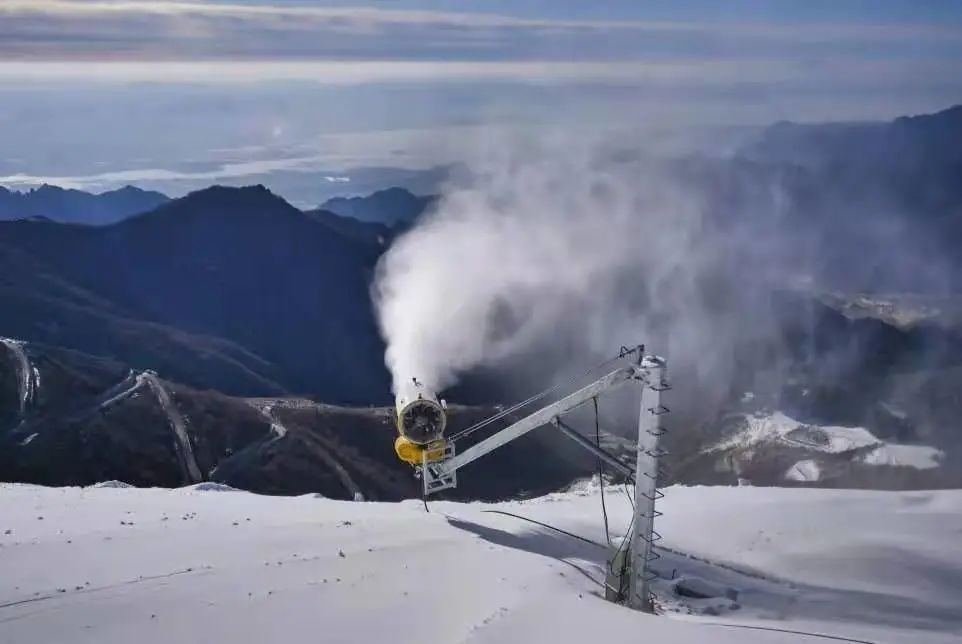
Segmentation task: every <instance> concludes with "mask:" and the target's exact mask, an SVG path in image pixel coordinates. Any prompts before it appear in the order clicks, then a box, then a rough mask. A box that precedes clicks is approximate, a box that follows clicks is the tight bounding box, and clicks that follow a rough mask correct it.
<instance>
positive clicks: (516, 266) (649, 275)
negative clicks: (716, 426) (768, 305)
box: [374, 137, 738, 391]
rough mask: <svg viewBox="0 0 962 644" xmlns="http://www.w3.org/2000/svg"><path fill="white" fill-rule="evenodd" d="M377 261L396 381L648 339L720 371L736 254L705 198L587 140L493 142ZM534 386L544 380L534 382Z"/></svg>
mask: <svg viewBox="0 0 962 644" xmlns="http://www.w3.org/2000/svg"><path fill="white" fill-rule="evenodd" d="M472 169H473V170H474V180H473V181H472V182H471V183H470V185H468V186H467V187H451V188H449V189H448V190H446V191H445V193H444V194H443V195H442V198H441V200H440V203H439V205H438V207H437V210H436V211H435V212H433V213H432V214H430V215H428V216H427V217H425V218H424V219H423V220H422V221H421V222H420V223H419V224H418V225H417V226H416V227H415V228H414V229H413V230H411V231H410V232H408V233H407V234H405V235H404V236H402V237H401V238H400V239H398V240H397V242H396V243H395V244H394V245H393V247H392V248H391V249H390V250H389V251H388V252H387V254H386V255H385V256H384V257H383V259H382V261H381V264H380V265H379V270H378V274H377V278H376V280H375V287H374V292H375V301H376V305H377V310H378V314H379V320H380V324H381V328H382V332H383V334H384V337H385V339H386V341H387V356H386V360H387V365H388V367H389V369H390V370H391V373H392V374H393V376H394V380H395V383H398V382H401V381H405V380H408V379H410V378H412V377H416V378H418V379H419V380H420V381H422V382H424V383H426V384H427V385H428V386H429V387H430V388H432V389H434V390H438V391H440V390H443V389H444V388H446V387H449V386H451V385H453V384H455V383H456V382H457V381H458V378H459V376H460V375H461V374H463V373H464V372H466V371H468V370H471V369H473V368H476V367H500V366H505V367H513V366H518V364H517V362H515V364H514V365H512V361H517V360H519V356H523V355H530V350H531V349H532V348H533V347H545V346H553V347H559V348H560V349H559V350H562V351H563V352H564V353H565V355H566V358H567V359H569V360H570V362H571V364H572V365H573V366H579V365H580V366H583V365H584V364H587V363H588V362H587V361H588V360H589V359H593V358H595V357H599V356H605V355H609V354H610V353H611V352H612V351H614V350H616V349H617V347H618V346H619V344H620V343H623V342H632V341H638V340H641V341H648V342H651V343H652V344H653V345H654V348H655V349H656V350H657V351H659V352H661V353H667V354H671V355H672V356H673V359H674V360H675V362H676V366H677V365H678V361H679V360H681V361H682V363H684V364H685V365H687V368H690V369H692V370H693V371H694V372H695V373H696V375H700V376H707V377H718V376H719V375H720V374H719V369H720V368H722V367H727V365H728V363H729V361H730V353H731V347H730V345H729V346H726V345H725V343H724V341H723V340H722V339H723V338H725V337H729V336H731V335H732V334H733V333H734V332H735V331H736V329H735V328H734V327H735V326H736V325H737V321H736V320H735V318H734V317H733V316H731V315H729V314H728V312H729V309H730V306H729V301H728V299H727V298H730V297H731V292H732V290H733V289H732V284H733V282H734V281H735V279H736V277H735V276H734V275H733V274H732V271H733V267H736V266H738V262H737V261H736V262H733V261H731V260H732V252H733V249H732V248H731V244H729V243H727V241H728V240H727V238H726V236H725V235H719V234H717V233H716V232H712V233H706V231H705V230H704V222H705V219H704V217H703V214H704V213H703V210H704V208H705V205H706V199H705V196H704V194H703V193H702V192H701V191H699V190H698V189H696V188H697V186H692V185H690V184H687V183H685V182H682V181H678V180H676V178H675V177H674V172H673V171H672V170H670V169H669V167H668V166H666V165H664V164H656V163H651V162H648V161H639V160H637V159H635V160H625V159H624V158H618V157H617V155H614V154H612V152H611V148H610V147H606V146H604V145H600V144H598V143H592V144H578V143H576V142H574V141H572V140H570V139H568V138H564V137H562V138H559V139H554V140H551V141H548V142H545V141H539V142H537V143H535V144H532V143H531V142H521V143H519V142H518V141H512V142H506V141H497V142H496V143H492V144H491V145H490V146H489V149H488V151H487V152H486V153H485V154H483V155H481V156H480V160H478V161H475V162H474V163H473V164H472ZM543 384H547V383H543Z"/></svg>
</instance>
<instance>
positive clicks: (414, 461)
mask: <svg viewBox="0 0 962 644" xmlns="http://www.w3.org/2000/svg"><path fill="white" fill-rule="evenodd" d="M395 412H396V414H397V430H398V437H397V439H396V440H395V441H394V451H395V452H396V453H397V455H398V458H399V459H401V460H402V461H404V462H405V463H410V464H411V465H420V464H421V463H422V462H423V461H424V460H429V461H431V460H437V459H439V458H441V457H442V456H443V453H444V446H445V441H444V428H445V426H446V425H447V410H446V405H445V403H444V401H443V400H441V399H440V398H438V396H437V394H436V393H434V392H433V391H430V390H429V389H428V388H427V387H425V386H424V384H423V383H421V382H419V381H418V380H417V379H416V378H412V379H411V380H410V381H409V382H407V383H405V384H404V385H403V386H401V387H399V388H398V392H397V396H396V397H395Z"/></svg>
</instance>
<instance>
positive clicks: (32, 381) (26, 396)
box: [0, 338, 40, 418]
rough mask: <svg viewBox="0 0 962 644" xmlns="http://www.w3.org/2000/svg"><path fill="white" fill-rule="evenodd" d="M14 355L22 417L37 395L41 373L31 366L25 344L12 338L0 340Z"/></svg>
mask: <svg viewBox="0 0 962 644" xmlns="http://www.w3.org/2000/svg"><path fill="white" fill-rule="evenodd" d="M0 342H2V343H3V344H4V345H6V347H7V348H8V349H10V351H12V352H13V355H14V356H16V358H17V374H18V375H19V376H20V378H19V379H20V382H19V397H20V416H21V418H22V417H23V415H24V414H25V413H27V406H28V405H29V404H30V403H31V402H33V398H34V396H35V395H36V393H37V391H36V385H37V384H39V382H40V372H39V371H37V370H36V369H34V368H33V367H32V366H31V364H30V358H29V357H27V352H26V351H24V350H23V342H21V341H20V340H14V339H12V338H0Z"/></svg>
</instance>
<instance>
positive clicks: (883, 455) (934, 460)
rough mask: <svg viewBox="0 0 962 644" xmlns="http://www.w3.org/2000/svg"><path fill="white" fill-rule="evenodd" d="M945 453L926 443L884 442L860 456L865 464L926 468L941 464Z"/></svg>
mask: <svg viewBox="0 0 962 644" xmlns="http://www.w3.org/2000/svg"><path fill="white" fill-rule="evenodd" d="M944 457H945V453H944V452H943V451H942V450H940V449H936V448H934V447H929V446H928V445H895V444H892V443H886V444H885V445H882V446H881V447H877V448H876V449H874V450H872V451H871V452H869V453H867V454H865V455H864V456H862V458H861V460H862V462H863V463H865V464H867V465H892V466H902V467H914V468H916V469H919V470H928V469H933V468H936V467H938V466H939V465H941V464H942V459H943V458H944Z"/></svg>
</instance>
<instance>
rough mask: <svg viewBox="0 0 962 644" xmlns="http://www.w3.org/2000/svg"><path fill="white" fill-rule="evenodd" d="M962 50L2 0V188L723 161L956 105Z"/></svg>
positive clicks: (272, 183)
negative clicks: (775, 143)
mask: <svg viewBox="0 0 962 644" xmlns="http://www.w3.org/2000/svg"><path fill="white" fill-rule="evenodd" d="M960 58H962V10H960V9H959V8H958V7H955V6H952V5H951V4H950V3H942V2H896V1H889V2H871V3H870V2H852V3H846V4H845V5H844V6H838V5H837V3H829V2H810V3H804V6H794V5H786V4H777V5H770V4H768V3H762V2H754V1H749V0H741V1H739V2H733V3H726V4H725V5H724V6H722V7H718V6H715V5H714V3H708V2H702V1H698V2H685V3H671V4H652V3H643V4H642V3H634V2H627V1H620V0H616V1H613V2H606V3H591V4H589V5H585V4H581V3H575V2H514V3H507V2H494V3H481V2H476V1H470V2H459V3H453V2H444V1H440V0H422V1H414V0H403V1H400V2H383V1H372V2H367V3H363V4H361V5H356V4H353V3H347V2H336V3H325V5H324V6H319V5H317V4H314V3H304V2H293V1H283V0H256V1H255V0H249V1H242V0H235V1H233V2H227V1H212V0H194V1H191V2H175V1H173V0H130V1H127V2H122V3H118V2H110V1H104V0H100V1H97V0H30V1H29V2H27V1H23V0H8V1H7V2H4V3H3V4H2V5H0V140H2V141H3V142H4V153H3V154H0V185H5V186H8V187H11V188H24V187H30V186H35V185H39V184H41V183H44V182H46V183H51V184H55V185H60V186H63V187H68V188H80V189H84V190H90V191H93V192H100V191H103V190H109V189H113V188H117V187H120V186H122V185H125V184H134V185H137V186H140V187H143V188H146V189H156V190H160V191H162V192H164V193H166V194H169V195H171V196H175V197H176V196H179V195H182V194H184V193H186V192H188V191H190V190H194V189H197V188H199V187H202V186H204V185H209V184H211V183H224V184H228V185H241V184H253V183H263V184H265V185H267V186H268V187H270V188H271V189H273V190H275V191H277V192H278V193H279V194H282V195H284V196H285V197H287V198H288V199H290V200H291V201H293V202H295V203H298V204H299V205H302V206H305V205H310V204H315V203H317V202H319V201H320V200H323V199H324V198H326V197H328V196H331V195H334V194H361V193H365V192H370V191H371V190H373V189H377V188H378V187H384V186H386V185H391V184H398V185H406V186H408V187H411V188H412V189H415V190H417V189H418V187H419V184H418V177H419V176H420V172H421V171H422V170H424V169H428V168H434V167H436V166H439V165H444V164H447V163H451V162H457V161H461V160H464V159H465V158H467V157H470V156H471V155H472V154H473V153H474V151H475V150H476V148H478V147H479V146H481V145H483V142H484V141H486V140H489V139H491V138H492V137H493V136H503V135H504V133H506V132H507V133H511V132H523V133H525V134H532V133H534V134H535V135H538V133H544V134H545V135H546V136H550V135H551V133H552V132H558V131H563V132H565V133H566V134H570V133H574V134H576V135H577V134H578V133H583V134H584V135H585V136H598V134H599V133H601V134H605V135H608V136H610V137H612V138H620V139H622V140H625V141H631V142H633V144H635V145H637V146H638V147H639V148H642V149H644V150H645V151H646V152H652V153H662V152H667V153H678V152H684V151H691V150H699V151H703V150H707V151H709V152H721V153H724V151H725V150H726V149H728V148H729V147H730V146H731V145H733V144H734V142H736V141H738V140H739V138H740V137H743V136H745V135H746V134H747V133H750V132H752V131H754V129H756V128H758V127H762V126H765V125H768V124H770V123H773V122H776V121H782V120H791V121H803V122H824V121H863V120H888V119H891V118H894V117H897V116H900V115H905V114H918V113H928V112H935V111H938V110H940V109H944V108H946V107H949V106H951V105H953V104H956V103H960V102H962V75H960V74H958V63H957V61H958V60H959V59H960ZM359 168H362V169H363V168H391V169H396V170H394V171H392V172H388V173H378V172H372V171H369V170H365V171H362V172H358V169H359Z"/></svg>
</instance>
